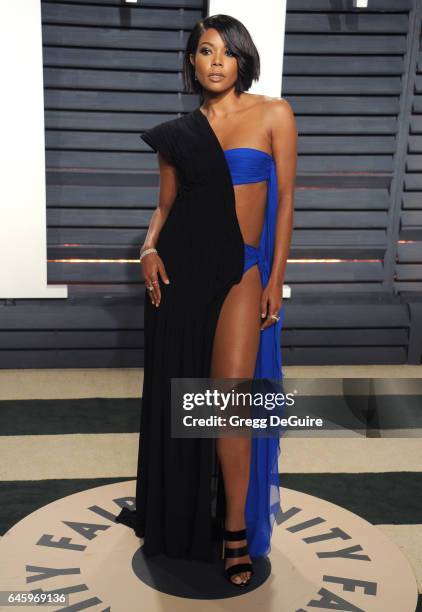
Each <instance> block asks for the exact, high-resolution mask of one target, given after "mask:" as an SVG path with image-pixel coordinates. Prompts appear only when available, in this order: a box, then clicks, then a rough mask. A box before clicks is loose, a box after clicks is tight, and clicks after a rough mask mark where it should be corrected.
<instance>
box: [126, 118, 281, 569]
mask: <svg viewBox="0 0 422 612" xmlns="http://www.w3.org/2000/svg"><path fill="white" fill-rule="evenodd" d="M141 137H142V138H143V140H144V141H145V142H147V143H148V144H149V145H150V146H151V147H152V148H153V149H154V150H155V151H160V152H161V153H162V154H163V155H165V156H166V157H167V158H168V159H169V160H170V161H172V162H173V163H174V164H175V166H176V167H177V169H178V172H179V177H180V178H181V183H182V186H181V189H180V191H179V192H178V195H177V196H176V200H175V202H174V203H173V205H172V208H171V211H170V214H169V216H168V217H167V221H166V223H165V224H164V225H163V227H162V229H161V232H160V236H159V239H158V241H157V245H156V246H157V249H158V252H159V255H160V256H161V257H162V259H163V262H164V264H165V266H166V271H167V273H168V275H169V278H170V285H165V284H163V283H162V282H161V281H160V288H161V294H162V295H161V303H160V306H159V307H158V308H156V307H155V306H152V305H151V304H150V298H149V296H148V295H147V291H145V351H144V354H145V361H144V388H143V396H142V411H141V425H140V440H139V454H138V474H137V481H136V482H137V484H136V498H135V499H124V500H121V502H120V503H121V506H122V509H121V512H120V514H119V515H118V516H117V517H116V519H115V520H116V522H118V523H122V524H125V525H127V526H129V527H132V528H133V529H134V530H135V533H136V534H137V535H138V536H139V537H141V538H144V543H143V550H144V554H146V555H147V556H148V555H153V554H158V553H163V554H166V555H167V556H169V557H172V558H184V559H198V560H202V561H211V562H212V561H215V559H216V553H217V554H218V550H219V549H218V546H217V547H216V545H215V544H216V542H218V543H220V542H221V537H222V520H223V519H224V514H225V494H224V483H223V479H222V472H221V466H220V464H219V461H218V458H217V455H216V449H215V440H214V439H209V438H195V439H186V438H183V439H177V438H172V437H171V436H170V417H169V412H170V395H169V393H170V392H169V389H170V379H171V377H194V376H198V377H204V378H206V377H209V375H210V363H211V354H212V342H213V338H214V334H215V329H216V325H217V320H218V314H219V312H220V309H221V307H222V305H223V303H224V299H225V297H226V296H227V294H228V291H229V290H230V288H231V287H232V286H233V285H234V284H235V283H238V282H239V281H240V280H241V278H242V276H243V274H244V273H245V272H246V271H247V270H248V269H249V268H250V267H251V266H252V265H254V264H255V263H257V264H258V268H259V273H260V278H261V282H262V286H263V287H265V286H266V284H267V283H268V280H269V276H270V273H271V266H272V258H273V253H274V241H275V223H276V215H277V200H278V198H277V175H276V168H275V162H274V159H273V157H272V156H271V155H269V154H268V153H266V152H264V151H261V150H258V149H253V148H247V147H242V148H235V149H228V150H225V151H224V150H223V149H222V147H221V145H220V144H219V141H218V139H217V136H216V135H215V133H214V131H213V129H212V128H211V125H210V124H209V122H208V119H207V118H206V117H205V115H204V114H203V113H202V111H200V110H199V108H197V109H196V110H195V111H193V112H192V113H190V114H189V115H187V116H186V117H183V118H179V119H176V120H171V121H167V122H165V123H163V124H160V125H158V126H156V127H154V128H151V129H150V130H147V131H146V132H144V133H143V134H142V136H141ZM264 180H265V181H267V196H266V208H265V217H264V224H263V230H262V233H261V237H260V242H259V246H258V247H254V246H253V245H250V244H246V243H245V242H244V241H243V238H242V235H241V232H240V228H239V224H238V220H237V216H236V210H235V199H234V189H233V186H234V185H237V184H245V183H254V182H260V181H264ZM177 248H179V252H178V253H177V254H176V252H175V250H174V249H177ZM192 278H193V279H194V281H193V282H192ZM203 279H204V280H203ZM192 285H193V289H194V290H195V291H193V289H192V290H191V294H190V295H186V293H188V294H189V290H190V289H189V288H190V287H192ZM198 296H199V297H198ZM192 302H193V303H192ZM278 315H279V316H280V319H279V321H277V322H275V323H274V324H272V325H270V326H269V327H267V328H266V329H264V330H263V331H261V332H260V340H259V346H258V353H257V358H256V364H255V371H254V379H257V378H259V379H264V378H265V379H272V380H274V379H275V380H279V381H281V380H282V375H283V374H282V367H281V366H282V362H281V347H280V334H281V329H282V325H283V315H284V304H283V305H282V307H281V309H280V311H279V312H278ZM279 454H280V438H279V437H274V436H271V437H260V436H254V435H252V443H251V462H250V478H249V486H248V493H247V499H246V507H245V522H246V530H247V540H248V547H249V554H250V556H251V558H252V559H254V558H257V557H261V556H264V555H267V554H268V553H269V552H270V550H271V545H270V540H271V534H272V530H273V526H274V521H275V519H276V516H277V514H278V513H280V512H281V509H280V493H279V474H278V459H279Z"/></svg>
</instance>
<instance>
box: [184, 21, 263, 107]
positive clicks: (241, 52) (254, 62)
mask: <svg viewBox="0 0 422 612" xmlns="http://www.w3.org/2000/svg"><path fill="white" fill-rule="evenodd" d="M210 28H214V29H215V30H217V31H218V32H219V34H220V36H221V38H222V39H223V40H224V42H225V44H226V45H227V48H228V49H229V50H230V51H231V53H232V54H233V55H234V56H235V57H236V59H237V66H238V68H237V71H238V77H237V81H236V84H235V91H236V93H237V94H240V93H242V92H243V91H247V90H248V89H249V88H250V86H251V85H252V81H257V80H258V79H259V73H260V64H259V53H258V50H257V48H256V47H255V45H254V42H253V40H252V38H251V35H250V34H249V32H248V30H247V29H246V28H245V26H244V25H243V23H241V22H240V21H238V20H237V19H235V18H234V17H231V16H230V15H210V16H209V17H206V18H205V19H200V20H199V21H198V22H197V23H196V24H195V26H194V27H193V29H192V31H191V33H190V36H189V39H188V42H187V44H186V50H185V55H184V60H183V81H184V87H185V92H186V93H196V94H200V96H201V102H202V98H203V87H202V85H201V84H200V82H199V81H196V80H195V66H193V65H192V64H191V62H190V60H189V54H190V53H192V54H193V55H195V54H196V51H197V48H198V43H199V39H200V38H201V36H202V34H203V33H204V32H206V31H207V30H209V29H210Z"/></svg>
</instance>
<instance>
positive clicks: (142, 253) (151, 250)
mask: <svg viewBox="0 0 422 612" xmlns="http://www.w3.org/2000/svg"><path fill="white" fill-rule="evenodd" d="M148 253H158V251H157V249H154V248H152V247H151V248H150V249H145V251H140V253H139V261H142V258H143V257H144V256H145V255H148Z"/></svg>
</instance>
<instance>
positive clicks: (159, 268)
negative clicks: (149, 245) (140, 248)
mask: <svg viewBox="0 0 422 612" xmlns="http://www.w3.org/2000/svg"><path fill="white" fill-rule="evenodd" d="M141 266H142V267H143V273H144V279H145V287H146V288H147V289H148V287H152V288H153V289H152V291H149V290H148V293H149V297H150V299H151V302H152V303H153V304H154V305H155V306H157V307H158V306H159V304H160V301H161V291H160V283H159V280H158V274H160V276H161V278H162V280H163V282H164V283H166V285H168V284H169V283H170V281H169V278H168V276H167V272H166V269H165V266H164V263H163V260H162V259H161V257H160V256H159V255H158V253H156V252H152V253H148V254H147V255H145V256H144V257H143V258H142V261H141Z"/></svg>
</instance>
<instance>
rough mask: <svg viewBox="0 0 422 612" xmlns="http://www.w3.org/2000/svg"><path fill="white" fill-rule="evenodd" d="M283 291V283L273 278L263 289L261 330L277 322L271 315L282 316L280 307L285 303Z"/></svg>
mask: <svg viewBox="0 0 422 612" xmlns="http://www.w3.org/2000/svg"><path fill="white" fill-rule="evenodd" d="M282 293H283V285H282V284H281V285H280V283H277V282H274V281H271V280H270V281H269V282H268V284H267V286H266V287H265V289H264V290H263V292H262V296H261V321H262V325H261V331H262V330H263V329H266V328H267V327H269V326H270V325H274V323H276V320H275V319H273V318H272V317H271V315H276V316H277V317H279V316H280V309H281V306H282V303H283V295H282ZM262 315H263V316H262Z"/></svg>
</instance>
